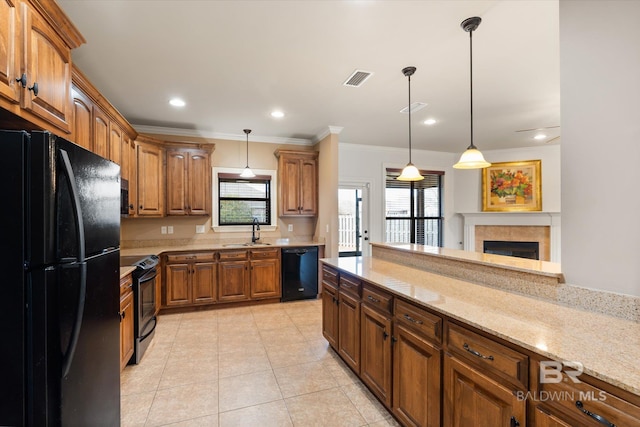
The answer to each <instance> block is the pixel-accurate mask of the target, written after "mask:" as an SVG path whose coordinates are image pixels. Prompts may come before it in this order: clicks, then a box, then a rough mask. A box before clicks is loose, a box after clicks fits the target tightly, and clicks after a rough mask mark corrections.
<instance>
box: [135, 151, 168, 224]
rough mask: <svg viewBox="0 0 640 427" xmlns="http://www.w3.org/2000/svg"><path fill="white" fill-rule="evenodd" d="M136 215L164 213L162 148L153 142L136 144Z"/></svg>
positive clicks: (158, 214)
mask: <svg viewBox="0 0 640 427" xmlns="http://www.w3.org/2000/svg"><path fill="white" fill-rule="evenodd" d="M137 164H138V177H137V180H138V215H140V216H162V215H164V179H162V178H163V164H162V149H161V148H160V147H158V146H155V145H153V144H139V145H138V156H137Z"/></svg>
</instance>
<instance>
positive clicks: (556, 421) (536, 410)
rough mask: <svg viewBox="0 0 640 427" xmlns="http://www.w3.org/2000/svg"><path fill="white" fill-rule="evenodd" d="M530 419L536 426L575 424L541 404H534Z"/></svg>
mask: <svg viewBox="0 0 640 427" xmlns="http://www.w3.org/2000/svg"><path fill="white" fill-rule="evenodd" d="M530 421H531V422H530V425H532V426H536V427H572V425H573V424H571V423H569V422H565V421H564V420H562V419H560V418H558V417H557V416H556V415H554V414H553V413H552V412H551V411H548V410H547V409H545V408H544V407H543V406H540V405H537V406H534V407H533V409H532V410H531V415H530Z"/></svg>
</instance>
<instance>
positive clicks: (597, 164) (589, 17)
mask: <svg viewBox="0 0 640 427" xmlns="http://www.w3.org/2000/svg"><path fill="white" fill-rule="evenodd" d="M638 16H640V2H638V1H577V0H571V1H568V0H561V1H560V80H561V100H562V105H561V115H562V270H563V272H564V274H565V277H566V279H567V282H568V283H571V284H576V285H579V286H584V287H587V288H593V289H604V290H609V291H613V292H618V293H622V294H628V295H635V296H640V226H639V222H638V217H639V216H640V167H639V166H638V165H639V163H640V103H639V99H640V33H639V32H638V26H637V20H638Z"/></svg>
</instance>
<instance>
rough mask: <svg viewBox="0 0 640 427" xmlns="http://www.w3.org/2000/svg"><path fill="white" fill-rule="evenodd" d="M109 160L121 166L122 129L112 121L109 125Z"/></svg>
mask: <svg viewBox="0 0 640 427" xmlns="http://www.w3.org/2000/svg"><path fill="white" fill-rule="evenodd" d="M109 160H111V161H112V162H114V163H117V164H119V165H121V164H122V129H120V126H118V124H117V123H115V122H114V121H111V122H110V123H109ZM121 175H122V174H121Z"/></svg>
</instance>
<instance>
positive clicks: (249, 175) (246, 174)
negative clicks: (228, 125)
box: [240, 129, 256, 178]
mask: <svg viewBox="0 0 640 427" xmlns="http://www.w3.org/2000/svg"><path fill="white" fill-rule="evenodd" d="M243 132H244V133H245V134H246V135H247V166H246V167H245V168H244V169H243V170H242V173H241V174H240V177H242V178H253V177H255V176H256V174H255V173H253V171H252V170H251V168H250V167H249V134H250V133H251V129H243Z"/></svg>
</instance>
